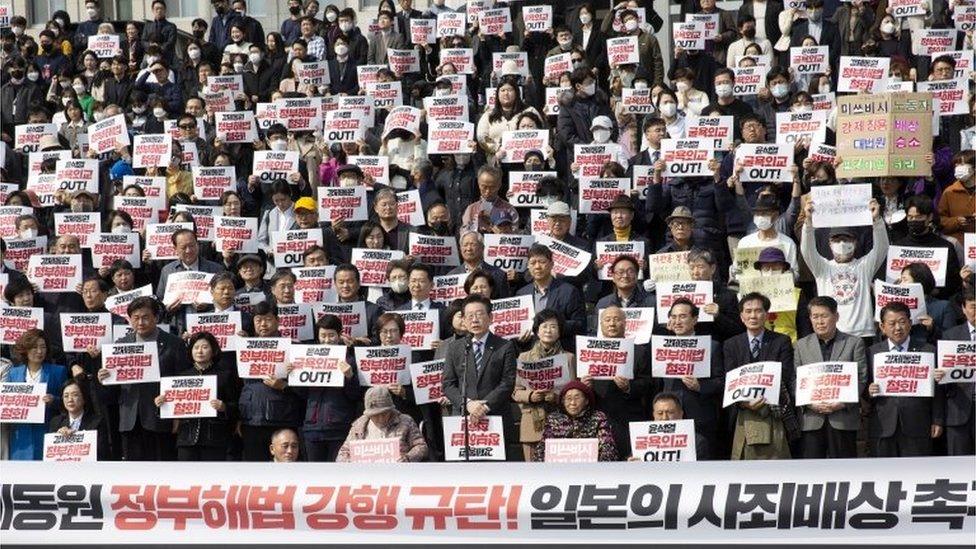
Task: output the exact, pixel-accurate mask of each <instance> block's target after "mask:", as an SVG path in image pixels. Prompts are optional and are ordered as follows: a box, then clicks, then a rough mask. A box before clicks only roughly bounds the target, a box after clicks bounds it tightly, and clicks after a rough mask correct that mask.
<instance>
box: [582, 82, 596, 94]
mask: <svg viewBox="0 0 976 549" xmlns="http://www.w3.org/2000/svg"><path fill="white" fill-rule="evenodd" d="M583 93H584V94H586V95H587V96H592V95H593V94H595V93H596V82H594V83H592V84H590V85H589V86H586V87H584V88H583Z"/></svg>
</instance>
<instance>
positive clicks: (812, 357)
mask: <svg viewBox="0 0 976 549" xmlns="http://www.w3.org/2000/svg"><path fill="white" fill-rule="evenodd" d="M824 361H838V362H856V363H857V394H859V395H860V394H861V393H863V392H864V390H865V387H867V380H868V363H867V358H866V357H865V355H864V342H863V341H861V338H859V337H854V336H851V335H848V334H845V333H843V332H837V335H836V336H835V340H834V347H833V349H832V350H831V352H830V356H829V357H824V356H823V355H822V354H821V352H820V341H819V338H818V337H817V334H810V335H808V336H806V337H804V338H801V339H799V340H797V342H796V346H795V347H794V348H793V362H794V364H796V366H797V367H800V366H804V365H806V364H813V363H816V362H824ZM825 417H826V418H827V419H828V420H829V421H830V426H831V427H833V428H834V429H838V430H841V431H857V429H858V426H859V425H860V423H861V405H860V403H857V402H854V403H848V404H846V405H845V406H844V407H843V408H841V409H840V410H837V411H836V412H834V413H832V414H830V415H829V416H824V414H818V413H817V412H814V411H813V410H811V409H810V408H808V407H806V406H803V407H801V408H800V428H801V429H803V430H804V431H816V430H818V429H820V428H821V427H823V424H824V418H825Z"/></svg>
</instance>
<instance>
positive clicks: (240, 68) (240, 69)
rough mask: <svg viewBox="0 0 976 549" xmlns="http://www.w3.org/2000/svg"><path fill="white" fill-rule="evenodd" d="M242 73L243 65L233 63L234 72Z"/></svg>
mask: <svg viewBox="0 0 976 549" xmlns="http://www.w3.org/2000/svg"><path fill="white" fill-rule="evenodd" d="M243 71H244V63H240V62H238V63H234V72H243Z"/></svg>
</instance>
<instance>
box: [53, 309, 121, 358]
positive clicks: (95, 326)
mask: <svg viewBox="0 0 976 549" xmlns="http://www.w3.org/2000/svg"><path fill="white" fill-rule="evenodd" d="M60 316H61V347H62V350H63V351H64V352H66V353H83V352H86V351H88V349H89V348H91V347H95V348H97V349H100V348H101V346H102V345H103V344H106V343H111V342H112V314H111V313H61V314H60Z"/></svg>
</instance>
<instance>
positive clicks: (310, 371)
mask: <svg viewBox="0 0 976 549" xmlns="http://www.w3.org/2000/svg"><path fill="white" fill-rule="evenodd" d="M345 361H346V346H345V345H292V346H291V347H290V349H289V351H288V362H289V363H291V366H292V370H291V372H289V373H288V385H290V386H292V387H342V386H343V385H344V384H345V382H346V378H345V376H344V375H342V371H341V370H340V369H339V365H340V364H341V363H343V362H345Z"/></svg>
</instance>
